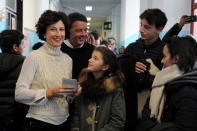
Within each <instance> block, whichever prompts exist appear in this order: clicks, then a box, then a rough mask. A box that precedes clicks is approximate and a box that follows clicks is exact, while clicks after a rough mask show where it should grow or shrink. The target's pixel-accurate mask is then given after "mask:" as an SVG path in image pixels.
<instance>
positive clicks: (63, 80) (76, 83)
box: [62, 78, 78, 90]
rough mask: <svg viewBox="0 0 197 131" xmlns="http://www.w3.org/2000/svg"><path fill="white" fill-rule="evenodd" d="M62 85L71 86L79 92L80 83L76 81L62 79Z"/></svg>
mask: <svg viewBox="0 0 197 131" xmlns="http://www.w3.org/2000/svg"><path fill="white" fill-rule="evenodd" d="M62 85H70V86H73V87H74V88H75V90H77V88H78V82H77V80H76V79H67V78H62Z"/></svg>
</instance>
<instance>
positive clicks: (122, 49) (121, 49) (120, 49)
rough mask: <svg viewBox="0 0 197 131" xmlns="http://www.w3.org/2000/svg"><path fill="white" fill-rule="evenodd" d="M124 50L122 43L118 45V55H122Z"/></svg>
mask: <svg viewBox="0 0 197 131" xmlns="http://www.w3.org/2000/svg"><path fill="white" fill-rule="evenodd" d="M124 50H125V47H124V46H123V45H121V46H120V47H119V52H118V56H121V55H123V54H124Z"/></svg>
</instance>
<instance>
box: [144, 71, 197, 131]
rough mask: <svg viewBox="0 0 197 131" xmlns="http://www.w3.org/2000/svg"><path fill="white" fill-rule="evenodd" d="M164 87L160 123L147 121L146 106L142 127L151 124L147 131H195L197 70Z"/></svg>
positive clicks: (147, 109) (148, 113) (196, 120)
mask: <svg viewBox="0 0 197 131" xmlns="http://www.w3.org/2000/svg"><path fill="white" fill-rule="evenodd" d="M165 86H166V87H165V93H166V102H165V105H164V111H163V114H162V118H161V123H160V124H156V123H155V122H153V120H150V119H149V116H150V110H149V108H148V104H147V105H146V107H145V109H144V112H143V118H144V120H145V121H146V122H145V121H144V123H146V124H145V125H143V126H144V127H149V128H150V127H151V123H152V126H153V125H154V126H155V127H154V128H152V129H151V128H150V129H147V131H197V69H195V70H193V71H192V72H189V73H185V74H184V75H182V76H180V77H178V78H176V79H174V80H172V81H170V82H169V83H167V84H166V85H165ZM148 121H149V122H148ZM150 121H152V122H150ZM147 123H149V124H147ZM141 127H142V125H141ZM143 130H144V129H141V131H143Z"/></svg>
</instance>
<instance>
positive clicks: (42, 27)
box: [35, 10, 69, 40]
mask: <svg viewBox="0 0 197 131" xmlns="http://www.w3.org/2000/svg"><path fill="white" fill-rule="evenodd" d="M59 20H61V21H62V22H63V23H64V26H65V31H67V30H68V26H69V20H68V17H67V15H66V14H65V13H63V12H60V11H58V12H56V11H52V10H46V11H45V12H44V13H43V14H42V15H41V17H40V18H39V20H38V23H37V24H36V26H35V27H36V33H37V34H38V37H39V38H40V39H41V40H45V38H44V35H45V34H46V29H47V27H48V26H50V25H52V24H55V23H57V22H58V21H59Z"/></svg>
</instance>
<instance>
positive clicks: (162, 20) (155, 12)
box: [140, 8, 167, 29]
mask: <svg viewBox="0 0 197 131" xmlns="http://www.w3.org/2000/svg"><path fill="white" fill-rule="evenodd" d="M140 19H141V20H142V19H146V20H147V22H148V23H149V24H150V25H155V27H156V28H157V29H159V27H165V25H166V22H167V18H166V15H165V13H164V12H162V11H161V10H160V9H157V8H155V9H147V10H145V11H144V12H143V13H142V14H141V15H140Z"/></svg>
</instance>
